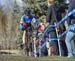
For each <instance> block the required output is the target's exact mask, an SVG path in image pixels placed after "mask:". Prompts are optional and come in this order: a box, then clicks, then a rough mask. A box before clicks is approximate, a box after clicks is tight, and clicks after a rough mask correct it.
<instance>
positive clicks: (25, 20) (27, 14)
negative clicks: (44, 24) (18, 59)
mask: <svg viewBox="0 0 75 61" xmlns="http://www.w3.org/2000/svg"><path fill="white" fill-rule="evenodd" d="M31 22H32V23H33V24H34V27H35V28H37V25H38V23H37V21H36V19H35V18H34V16H33V15H32V13H31V10H30V9H26V10H25V11H24V15H23V16H22V17H21V20H20V28H21V29H22V30H23V48H24V49H26V46H27V45H26V44H27V37H26V31H27V30H28V29H29V30H31V28H32V27H31Z"/></svg>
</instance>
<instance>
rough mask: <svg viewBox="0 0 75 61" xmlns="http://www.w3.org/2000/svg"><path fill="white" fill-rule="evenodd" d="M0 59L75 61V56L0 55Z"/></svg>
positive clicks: (11, 60) (0, 60)
mask: <svg viewBox="0 0 75 61" xmlns="http://www.w3.org/2000/svg"><path fill="white" fill-rule="evenodd" d="M0 61H75V57H73V58H66V57H59V56H50V57H39V58H34V57H25V56H10V55H7V56H2V55H1V56H0Z"/></svg>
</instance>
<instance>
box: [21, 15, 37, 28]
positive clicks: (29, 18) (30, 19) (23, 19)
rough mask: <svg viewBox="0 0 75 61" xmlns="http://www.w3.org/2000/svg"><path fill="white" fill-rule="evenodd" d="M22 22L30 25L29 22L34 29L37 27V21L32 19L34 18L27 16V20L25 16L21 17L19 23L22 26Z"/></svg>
mask: <svg viewBox="0 0 75 61" xmlns="http://www.w3.org/2000/svg"><path fill="white" fill-rule="evenodd" d="M23 21H25V22H26V23H31V21H32V22H33V23H34V26H35V27H37V21H36V19H35V18H34V16H32V15H31V16H29V17H28V18H27V17H26V16H25V15H23V16H22V17H21V21H20V23H21V24H22V23H23Z"/></svg>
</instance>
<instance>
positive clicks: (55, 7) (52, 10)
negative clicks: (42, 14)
mask: <svg viewBox="0 0 75 61" xmlns="http://www.w3.org/2000/svg"><path fill="white" fill-rule="evenodd" d="M64 12H65V7H63V6H62V5H60V4H59V3H58V2H56V3H55V2H54V0H48V10H47V22H48V23H49V25H54V23H55V22H58V21H60V20H61V18H62V13H64ZM62 30H63V29H62ZM48 32H49V33H48V34H50V38H52V39H56V38H57V35H56V30H55V27H51V28H49V30H48ZM61 44H62V42H61ZM51 46H53V48H54V52H55V54H56V55H57V54H58V53H59V52H58V50H59V48H58V41H57V40H51ZM61 49H62V46H61ZM61 54H62V55H64V50H62V53H61Z"/></svg>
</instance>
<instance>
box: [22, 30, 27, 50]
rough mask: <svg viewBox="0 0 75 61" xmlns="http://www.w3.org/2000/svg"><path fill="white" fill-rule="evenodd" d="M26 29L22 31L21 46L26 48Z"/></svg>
mask: <svg viewBox="0 0 75 61" xmlns="http://www.w3.org/2000/svg"><path fill="white" fill-rule="evenodd" d="M26 38H27V37H26V30H24V31H23V48H24V49H25V48H26V44H27V39H26Z"/></svg>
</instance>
